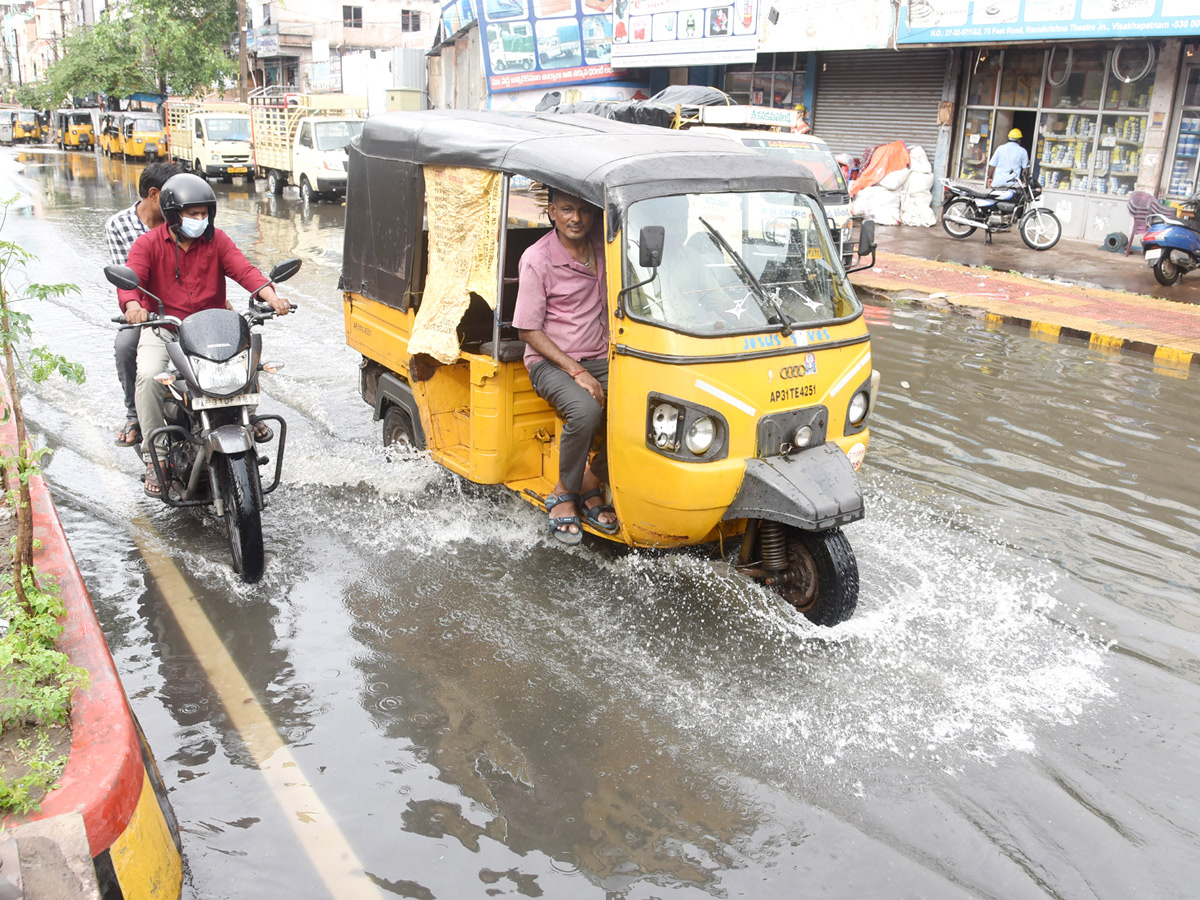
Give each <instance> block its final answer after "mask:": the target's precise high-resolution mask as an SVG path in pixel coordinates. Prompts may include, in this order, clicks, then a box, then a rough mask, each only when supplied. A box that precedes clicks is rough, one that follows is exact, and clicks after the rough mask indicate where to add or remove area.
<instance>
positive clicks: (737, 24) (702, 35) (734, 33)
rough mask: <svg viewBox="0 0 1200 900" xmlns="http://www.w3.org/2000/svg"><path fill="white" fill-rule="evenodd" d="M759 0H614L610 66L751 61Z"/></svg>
mask: <svg viewBox="0 0 1200 900" xmlns="http://www.w3.org/2000/svg"><path fill="white" fill-rule="evenodd" d="M758 13H759V0H729V2H727V3H721V2H717V3H710V5H705V4H704V3H703V2H698V0H614V6H613V48H612V61H613V65H614V66H617V67H618V68H622V69H624V68H636V67H639V66H640V67H646V66H705V65H726V64H728V63H741V62H754V59H755V57H756V56H757V55H758Z"/></svg>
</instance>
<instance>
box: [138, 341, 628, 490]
mask: <svg viewBox="0 0 1200 900" xmlns="http://www.w3.org/2000/svg"><path fill="white" fill-rule="evenodd" d="M579 364H580V365H581V366H583V367H584V368H585V369H587V370H588V371H589V372H591V373H592V376H593V377H594V378H595V379H596V380H597V381H599V382H600V387H602V388H604V396H605V397H606V398H607V396H608V357H606V356H605V357H601V358H600V359H582V360H580V361H579ZM138 366H139V371H140V367H141V363H140V361H139V363H138ZM529 380H530V381H531V382H532V383H533V389H534V390H535V391H537V394H538V396H539V397H541V398H543V399H544V400H546V402H547V403H549V404H550V405H551V406H553V407H554V410H555V412H557V413H558V415H559V416H560V417H561V418H562V420H563V423H564V424H563V429H562V436H561V438H560V442H559V445H558V477H559V480H560V481H562V483H563V486H564V487H565V488H566V489H567V490H568V491H570V492H571V493H573V494H578V493H579V489H580V487H581V486H582V485H583V470H584V469H585V468H586V467H587V461H588V454H589V453H590V452H591V449H592V442H593V441H594V440H595V438H596V435H598V434H600V433H601V432H602V431H603V429H604V407H602V406H601V405H600V404H599V403H597V402H596V401H595V399H594V398H593V397H592V395H591V394H589V393H588V392H587V391H586V390H584V389H583V388H582V387H580V386H579V384H577V383H576V381H575V379H574V378H572V377H571V376H570V375H568V374H567V373H566V372H564V371H563V370H562V369H560V368H559V367H558V366H556V365H554V363H551V362H547V361H545V360H539V361H538V362H536V363H534V365H533V368H532V369H530V371H529ZM142 427H143V428H144V427H145V426H144V425H143V426H142ZM592 474H593V475H595V476H596V477H597V478H599V479H600V480H601V481H603V482H607V481H608V447H607V446H602V447H601V448H600V450H599V451H598V452H597V453H596V458H595V459H594V460H592Z"/></svg>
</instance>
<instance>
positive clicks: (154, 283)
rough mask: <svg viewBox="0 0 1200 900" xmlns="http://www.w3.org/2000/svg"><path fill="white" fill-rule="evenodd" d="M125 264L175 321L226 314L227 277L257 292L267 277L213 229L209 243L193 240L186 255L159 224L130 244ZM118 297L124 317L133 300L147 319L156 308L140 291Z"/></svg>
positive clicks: (164, 225) (118, 295)
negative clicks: (215, 311) (204, 311)
mask: <svg viewBox="0 0 1200 900" xmlns="http://www.w3.org/2000/svg"><path fill="white" fill-rule="evenodd" d="M177 250H178V254H177V253H176V251H177ZM177 259H178V262H176V260H177ZM126 265H128V266H129V268H131V269H133V271H135V272H137V277H138V281H139V282H140V283H141V285H142V287H144V288H145V289H146V290H148V291H149V292H150V293H152V294H154V295H155V296H156V297H159V298H160V299H161V300H162V302H163V309H164V311H165V312H166V314H167V315H168V316H175V317H176V318H179V319H185V318H187V317H188V316H190V315H191V314H192V313H194V312H199V311H200V310H202V309H224V308H225V278H226V276H228V277H230V278H232V279H233V280H234V281H236V282H237V283H238V284H240V285H241V286H242V287H244V288H245V289H246V290H247V291H256V290H258V289H259V288H261V287H262V286H263V285H264V284H266V283H267V276H266V275H264V274H263V273H262V272H260V271H259V270H258V269H257V268H256V267H254V266H253V265H251V264H250V261H249V260H248V259H246V257H245V255H243V253H242V251H241V250H239V249H238V248H237V247H236V246H235V245H234V243H233V241H231V240H230V239H229V235H227V234H226V233H225V232H223V231H222V230H221V229H219V228H214V229H213V239H212V240H211V241H205V240H196V241H192V245H191V246H190V247H188V248H187V250H184V249H183V248H182V247H177V246H176V244H175V241H174V240H172V238H171V234H170V232H169V231H168V230H167V225H166V223H163V224H162V225H159V226H158V227H157V228H152V229H151V230H150V231H147V232H146V233H145V234H143V235H142V236H141V237H139V238H138V239H137V240H136V241H134V242H133V247H132V248H130V250H129V261H128V262H127V263H126ZM177 265H178V273H179V276H178V278H176V274H175V273H176V271H177V270H176V266H177ZM117 298H118V300H119V301H120V303H121V311H122V312H124V311H125V304H127V303H128V302H129V301H130V300H136V301H137V302H138V303H139V304H141V305H142V306H143V307H144V308H145V309H146V311H147V312H149V313H150V314H151V315H154V314H156V313H157V312H158V304H156V303H155V302H154V301H153V300H151V299H150V298H149V297H147V296H146V295H145V294H143V293H141V292H140V291H122V290H118V291H117Z"/></svg>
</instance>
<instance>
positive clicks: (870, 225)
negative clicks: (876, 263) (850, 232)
mask: <svg viewBox="0 0 1200 900" xmlns="http://www.w3.org/2000/svg"><path fill="white" fill-rule="evenodd" d="M874 252H875V220H874V219H867V220H866V221H865V222H863V223H862V228H861V230H860V231H859V232H858V255H859V256H870V255H871V254H872V253H874Z"/></svg>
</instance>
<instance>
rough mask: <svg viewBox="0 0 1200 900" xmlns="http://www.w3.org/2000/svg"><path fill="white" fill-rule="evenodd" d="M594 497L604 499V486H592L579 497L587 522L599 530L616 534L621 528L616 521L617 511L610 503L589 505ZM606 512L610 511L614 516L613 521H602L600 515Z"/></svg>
mask: <svg viewBox="0 0 1200 900" xmlns="http://www.w3.org/2000/svg"><path fill="white" fill-rule="evenodd" d="M593 497H599V498H600V499H601V500H603V499H604V488H603V487H598V488H592V489H591V490H590V491H588V492H587V493H586V494H581V495H580V497H579V501H580V504H581V505H580V507H579V508H580V509H581V510H582V511H583V517H584V518H585V519H587V523H588V524H589V525H591V526H592V527H593V528H595V529H596V530H597V531H603V532H604V533H605V534H616V533H617V532H618V531H620V530H621V525H620V523H619V522H617V521H616V518H617V511H616V510H615V509H613V507H612V505H611V504H609V503H597V504H596V505H595V506H588V505H587V502H588V501H589V500H591V499H592V498H593ZM604 513H609V514H611V515H612V517H613V521H612V522H601V521H600V516H602V515H603V514H604Z"/></svg>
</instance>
